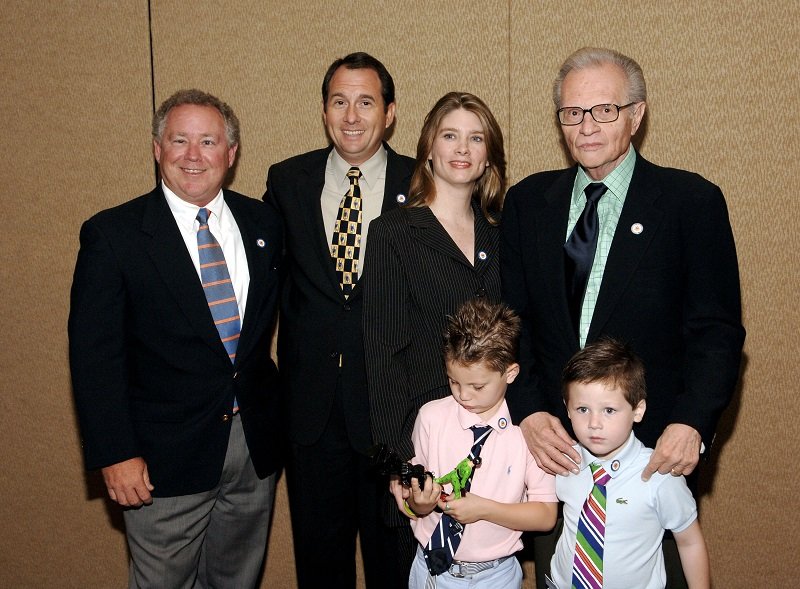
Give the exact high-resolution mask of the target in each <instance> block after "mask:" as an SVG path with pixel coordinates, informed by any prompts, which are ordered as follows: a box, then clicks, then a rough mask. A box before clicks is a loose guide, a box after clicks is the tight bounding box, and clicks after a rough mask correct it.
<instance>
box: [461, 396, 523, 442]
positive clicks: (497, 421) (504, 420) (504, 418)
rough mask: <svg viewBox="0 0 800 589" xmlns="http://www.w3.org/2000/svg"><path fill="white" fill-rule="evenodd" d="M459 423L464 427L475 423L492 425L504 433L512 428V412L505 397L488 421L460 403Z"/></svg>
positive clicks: (499, 432) (498, 431)
mask: <svg viewBox="0 0 800 589" xmlns="http://www.w3.org/2000/svg"><path fill="white" fill-rule="evenodd" d="M456 404H457V403H456ZM457 405H458V404H457ZM458 423H459V425H461V427H462V428H463V429H469V428H471V427H472V426H473V425H490V426H491V427H492V429H493V430H494V431H496V432H497V433H498V434H503V433H505V432H507V431H510V430H511V413H509V411H508V405H507V404H506V400H505V399H503V403H502V405H500V408H499V409H498V410H497V413H495V414H494V415H492V416H491V417H490V418H489V420H488V421H483V420H482V419H481V418H480V417H478V416H477V415H475V414H474V413H470V412H469V411H467V410H466V409H464V408H463V407H462V406H461V405H458Z"/></svg>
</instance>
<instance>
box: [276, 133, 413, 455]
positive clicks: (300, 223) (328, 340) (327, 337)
mask: <svg viewBox="0 0 800 589" xmlns="http://www.w3.org/2000/svg"><path fill="white" fill-rule="evenodd" d="M384 147H386V150H387V156H388V159H387V164H386V182H385V187H384V198H383V206H382V211H386V210H389V209H391V208H394V207H396V206H397V196H398V194H403V195H406V194H408V185H409V182H410V181H411V174H412V172H413V169H414V160H413V159H412V158H409V157H406V156H401V155H398V154H397V153H395V152H394V151H393V150H392V149H391V148H390V147H389V146H388V145H386V144H384ZM331 149H332V147H328V148H326V149H319V150H316V151H311V152H309V153H305V154H302V155H298V156H295V157H292V158H290V159H288V160H285V161H283V162H280V163H277V164H274V165H273V166H271V167H270V169H269V172H268V174H267V191H266V193H265V194H264V201H265V202H267V203H268V204H269V205H271V206H272V207H273V208H274V209H275V210H277V211H278V212H279V213H280V215H281V217H282V218H283V221H284V225H285V228H286V232H285V236H286V241H285V270H286V280H285V285H284V288H283V292H282V293H281V303H280V309H281V311H280V322H279V327H278V364H279V366H280V372H281V382H282V389H283V396H284V402H285V409H286V416H287V423H286V427H287V429H288V438H289V439H290V440H291V441H292V442H294V443H297V444H303V445H309V444H313V443H314V442H315V441H317V440H318V439H319V437H320V436H321V435H322V433H323V431H324V428H325V424H326V423H327V421H328V416H329V415H330V413H331V409H332V407H333V401H334V393H335V391H336V387H337V384H338V385H339V386H340V387H341V392H342V402H343V404H344V407H345V419H346V426H347V431H348V435H349V437H350V442H351V444H352V445H353V447H354V448H357V449H359V450H362V451H366V450H367V449H368V448H369V447H370V446H371V445H372V435H371V433H370V427H369V399H368V397H367V377H366V371H365V368H364V345H363V342H362V330H361V309H362V301H363V286H362V284H361V281H360V280H359V281H358V282H357V283H356V285H355V287H354V288H353V292H352V293H351V295H350V297H349V298H347V299H345V297H344V294H343V293H342V289H341V287H340V286H339V279H338V278H337V276H336V272H335V268H334V262H333V260H332V259H331V255H330V248H329V245H328V240H327V237H326V236H327V231H326V229H325V226H324V223H323V220H322V209H321V205H320V198H321V196H322V189H323V187H324V185H325V166H326V164H327V160H328V154H329V153H330V151H331ZM368 249H369V248H368Z"/></svg>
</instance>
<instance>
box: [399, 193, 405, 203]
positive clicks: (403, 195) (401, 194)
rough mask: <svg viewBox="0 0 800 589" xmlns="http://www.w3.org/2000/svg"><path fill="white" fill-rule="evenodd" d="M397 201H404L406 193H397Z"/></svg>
mask: <svg viewBox="0 0 800 589" xmlns="http://www.w3.org/2000/svg"><path fill="white" fill-rule="evenodd" d="M397 202H398V203H400V204H403V203H405V202H406V195H405V194H403V193H402V192H401V193H400V194H398V195H397Z"/></svg>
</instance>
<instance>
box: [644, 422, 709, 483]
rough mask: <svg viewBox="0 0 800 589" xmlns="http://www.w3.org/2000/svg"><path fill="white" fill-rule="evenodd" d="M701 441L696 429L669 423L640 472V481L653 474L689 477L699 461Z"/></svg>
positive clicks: (681, 424) (648, 478)
mask: <svg viewBox="0 0 800 589" xmlns="http://www.w3.org/2000/svg"><path fill="white" fill-rule="evenodd" d="M701 442H702V440H701V438H700V434H699V433H698V432H697V430H696V429H694V428H693V427H691V426H689V425H685V424H683V423H670V424H669V425H668V426H667V427H666V429H664V433H663V434H661V437H660V438H658V441H657V442H656V447H655V450H654V451H653V454H652V456H650V462H648V463H647V466H646V467H645V469H644V471H642V480H643V481H649V480H650V477H651V476H653V473H654V472H656V471H658V472H660V473H661V474H667V473H670V474H671V475H672V476H674V477H679V476H681V475H690V474H692V471H693V470H694V467H695V466H697V463H698V461H699V460H700V444H701Z"/></svg>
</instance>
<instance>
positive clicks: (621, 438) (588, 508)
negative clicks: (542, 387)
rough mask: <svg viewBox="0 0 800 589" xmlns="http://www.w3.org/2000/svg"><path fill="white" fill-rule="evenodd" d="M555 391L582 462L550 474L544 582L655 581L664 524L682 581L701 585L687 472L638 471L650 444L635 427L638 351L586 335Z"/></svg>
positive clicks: (636, 587)
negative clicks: (551, 540)
mask: <svg viewBox="0 0 800 589" xmlns="http://www.w3.org/2000/svg"><path fill="white" fill-rule="evenodd" d="M563 392H564V402H565V403H566V406H567V414H568V415H569V419H570V421H571V422H572V428H573V430H574V432H575V436H576V437H577V439H578V441H579V442H580V444H579V445H578V446H576V449H577V451H578V453H579V454H580V455H581V462H580V464H579V468H580V470H579V472H578V474H569V475H567V476H565V477H562V476H559V477H556V494H557V495H558V498H559V499H560V500H561V501H563V502H564V529H563V532H562V533H561V536H560V538H559V540H558V544H557V545H556V552H555V554H554V556H553V559H552V561H551V563H550V568H551V575H552V580H549V582H550V583H552V584H551V585H550V586H551V587H555V588H557V589H572V588H575V589H584V588H589V589H600V588H602V589H615V588H616V589H663V588H664V587H665V585H666V574H665V572H664V560H663V555H662V552H661V539H662V537H663V535H664V530H665V529H667V530H672V533H673V535H674V536H675V540H676V542H677V545H678V552H679V554H680V557H681V564H682V566H683V571H684V575H685V576H686V580H687V582H688V585H689V588H690V589H707V588H709V587H710V573H709V562H708V552H707V550H706V545H705V541H704V540H703V534H702V532H701V530H700V525H699V524H698V522H697V507H696V504H695V501H694V498H693V497H692V494H691V492H690V491H689V489H688V487H687V486H686V481H685V480H684V478H683V477H682V476H677V477H675V476H670V475H669V474H667V475H662V474H659V473H655V474H654V475H653V476H652V477H651V478H650V480H649V481H647V482H644V481H642V479H641V475H642V470H643V469H644V467H645V466H646V465H647V462H648V460H649V458H650V454H652V452H653V451H652V450H651V449H650V448H645V447H644V445H642V443H641V442H640V441H639V440H638V439H637V438H636V436H635V435H634V434H633V424H634V423H638V422H639V421H641V420H642V416H643V415H644V412H645V408H646V401H645V397H646V392H645V379H644V366H643V365H642V362H641V360H639V358H637V357H636V356H635V355H634V354H633V352H632V351H631V349H630V348H629V347H628V346H625V345H622V344H620V343H619V342H617V341H614V340H612V339H602V340H600V341H597V342H595V343H592V344H589V345H587V346H586V347H585V348H583V349H582V350H581V351H580V352H578V353H577V354H575V356H573V358H572V359H571V360H570V361H569V363H568V364H567V366H566V368H565V369H564V374H563Z"/></svg>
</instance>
